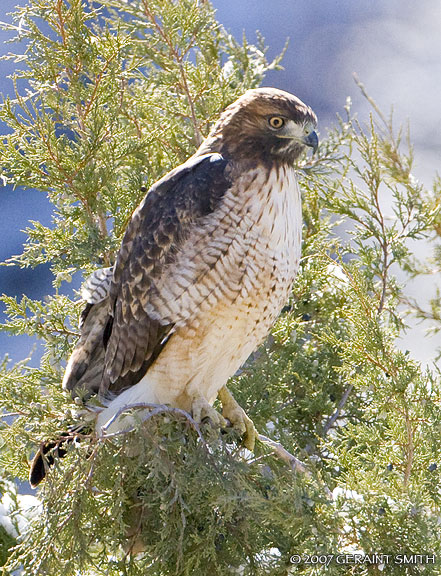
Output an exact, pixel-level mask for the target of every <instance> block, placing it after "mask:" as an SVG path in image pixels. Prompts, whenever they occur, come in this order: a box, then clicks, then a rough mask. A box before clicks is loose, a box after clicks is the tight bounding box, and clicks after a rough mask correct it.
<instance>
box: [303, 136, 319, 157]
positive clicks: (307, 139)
mask: <svg viewBox="0 0 441 576" xmlns="http://www.w3.org/2000/svg"><path fill="white" fill-rule="evenodd" d="M302 141H303V144H305V146H309V147H310V148H312V153H313V154H315V153H316V152H317V148H318V145H319V139H318V136H317V133H316V132H314V130H313V131H312V132H310V133H309V134H308V136H304V138H303V140H302Z"/></svg>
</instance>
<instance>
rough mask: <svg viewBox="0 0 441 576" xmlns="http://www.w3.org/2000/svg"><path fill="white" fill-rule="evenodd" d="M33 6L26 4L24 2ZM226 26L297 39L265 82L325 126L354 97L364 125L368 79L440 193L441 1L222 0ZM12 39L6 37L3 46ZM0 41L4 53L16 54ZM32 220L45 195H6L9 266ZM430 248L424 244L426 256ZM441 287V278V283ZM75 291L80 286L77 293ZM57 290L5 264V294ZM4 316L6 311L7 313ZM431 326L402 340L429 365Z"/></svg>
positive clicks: (21, 343)
mask: <svg viewBox="0 0 441 576" xmlns="http://www.w3.org/2000/svg"><path fill="white" fill-rule="evenodd" d="M24 1H25V0H22V3H24ZM16 3H17V2H16V0H1V2H0V20H3V21H9V20H10V18H9V17H8V16H7V13H8V12H11V10H12V9H13V7H14V5H15V4H16ZM213 4H214V6H215V7H216V9H217V16H218V20H219V21H220V22H221V23H222V24H223V25H224V27H225V28H226V29H227V30H229V31H230V32H231V33H232V34H233V35H234V36H235V37H236V38H238V39H240V38H241V36H242V32H243V31H245V33H246V35H247V38H248V40H249V41H250V42H253V41H255V39H256V36H255V32H256V30H259V31H260V32H261V33H262V34H263V36H264V37H265V40H266V44H267V45H269V47H270V49H269V53H268V55H269V57H273V56H275V55H276V54H277V53H279V52H280V51H281V50H282V48H283V46H284V44H285V40H286V38H287V37H289V38H290V43H289V48H288V51H287V53H286V55H285V58H284V61H283V65H284V67H285V70H284V71H282V72H273V73H271V74H270V75H268V76H267V78H266V81H265V83H264V84H265V85H267V86H269V85H272V86H275V87H278V88H282V89H285V90H289V91H290V92H294V93H295V94H296V95H297V96H299V97H300V98H301V99H302V100H304V101H306V102H307V103H308V104H309V105H310V106H311V107H312V108H313V109H314V110H315V111H316V113H317V115H318V117H319V130H320V131H321V133H322V134H325V133H326V128H327V127H329V126H331V125H332V124H333V123H334V122H335V115H336V113H338V112H342V110H343V107H344V105H345V101H346V97H347V96H350V97H351V98H352V101H353V111H356V112H357V113H358V116H359V119H360V120H361V121H363V120H365V119H367V116H368V106H367V104H366V102H365V101H364V99H363V98H362V97H361V95H360V93H359V90H358V88H357V87H356V86H355V84H354V81H353V79H352V75H353V73H354V72H356V73H357V74H358V76H359V77H360V79H361V80H362V82H363V83H364V84H365V86H366V87H367V89H368V92H369V93H370V94H371V95H372V96H373V97H374V98H375V100H376V101H377V102H378V104H379V105H380V107H381V108H382V109H383V111H385V112H386V113H388V112H389V111H390V108H391V106H393V108H394V112H395V119H396V124H397V125H398V124H399V123H400V122H406V121H407V120H409V122H410V128H411V136H412V140H413V143H414V145H415V158H416V164H415V170H414V175H415V176H416V177H417V178H418V179H420V180H422V181H423V182H424V183H425V184H426V186H428V187H430V184H431V182H432V180H433V177H434V176H435V174H436V173H437V171H440V160H441V103H440V94H441V2H440V0H418V2H416V1H415V0H388V1H387V2H385V1H384V0H370V1H369V2H356V1H354V0H339V1H337V0H333V1H331V0H320V1H319V0H272V1H269V0H214V2H213ZM6 38H7V35H6V34H5V33H0V42H2V43H3V42H4V40H5V39H6ZM10 49H11V47H10V46H9V45H4V44H2V45H0V53H4V52H5V51H9V50H10ZM11 72H12V68H11V64H10V63H8V62H0V92H2V93H3V94H10V93H12V82H11V81H10V80H8V79H7V75H8V74H10V73H11ZM29 219H36V220H41V221H43V223H44V224H50V205H49V204H48V202H47V200H46V199H45V196H44V194H42V193H39V192H35V191H12V190H10V189H8V188H1V189H0V260H4V259H5V258H8V257H9V256H11V255H12V254H17V253H20V252H21V245H22V243H23V241H24V239H25V236H24V234H23V233H21V232H20V230H22V229H23V228H25V227H26V223H27V221H28V220H29ZM428 250H429V248H428V247H427V246H425V245H422V246H421V248H420V254H419V255H420V256H421V257H423V256H425V255H427V252H428ZM438 282H439V283H441V278H440V277H438ZM433 284H434V278H428V279H426V280H424V281H419V282H418V283H412V284H411V285H409V286H408V291H409V294H410V295H415V296H417V295H418V296H421V294H427V295H429V293H430V291H431V290H432V289H433ZM68 289H70V288H68ZM51 291H52V285H51V275H50V273H49V272H48V269H47V268H45V267H40V268H38V269H37V270H35V271H33V270H15V269H11V268H1V267H0V292H4V293H6V294H9V295H14V294H18V295H21V294H23V293H26V294H27V295H28V296H30V297H32V298H41V297H42V296H44V294H47V293H50V292H51ZM0 320H1V312H0ZM423 337H424V330H423V328H421V327H416V328H414V329H412V330H411V331H410V333H409V335H408V336H407V337H406V338H405V339H404V341H403V342H402V346H403V347H405V348H409V349H410V350H411V351H412V355H413V356H414V357H415V358H416V359H419V360H421V361H428V360H429V359H430V358H431V356H432V355H433V354H434V350H435V347H436V345H438V346H440V345H441V338H440V337H438V339H434V338H432V339H431V340H427V341H423ZM32 344H33V341H32V340H31V339H29V338H26V337H20V338H10V337H7V336H5V335H2V334H0V358H2V357H3V356H4V354H5V353H6V352H8V353H9V355H10V356H11V358H12V359H13V360H18V359H21V358H24V357H26V356H27V354H28V353H29V350H30V349H31V347H32Z"/></svg>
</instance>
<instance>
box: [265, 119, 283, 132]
mask: <svg viewBox="0 0 441 576" xmlns="http://www.w3.org/2000/svg"><path fill="white" fill-rule="evenodd" d="M268 122H269V125H270V126H271V128H274V129H275V130H280V128H282V126H283V125H284V124H285V120H284V119H283V118H281V117H280V116H271V118H270V119H269V120H268Z"/></svg>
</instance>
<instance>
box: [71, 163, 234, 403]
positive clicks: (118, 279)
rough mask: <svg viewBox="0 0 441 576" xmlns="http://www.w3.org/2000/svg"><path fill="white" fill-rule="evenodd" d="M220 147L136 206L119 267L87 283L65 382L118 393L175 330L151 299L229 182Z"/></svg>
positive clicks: (178, 170) (184, 167) (179, 171)
mask: <svg viewBox="0 0 441 576" xmlns="http://www.w3.org/2000/svg"><path fill="white" fill-rule="evenodd" d="M227 167H228V162H227V161H226V160H224V159H223V158H222V156H220V155H219V154H207V155H204V156H200V157H195V158H192V159H190V160H189V161H187V162H186V163H185V164H183V165H182V166H179V167H178V168H176V169H175V170H173V171H172V172H170V173H169V174H167V175H166V176H165V177H164V178H162V179H161V180H159V181H158V182H157V183H156V184H155V185H154V186H153V187H152V188H151V189H150V191H149V192H148V193H147V195H146V197H145V198H144V200H143V201H142V203H141V204H140V205H139V206H138V208H137V209H136V210H135V212H134V214H133V217H132V219H131V221H130V223H129V226H128V228H127V231H126V233H125V235H124V238H123V241H122V245H121V248H120V250H119V253H118V255H117V260H116V262H115V266H114V267H113V269H104V270H103V271H101V272H100V273H99V274H98V273H96V275H95V277H92V278H90V281H89V280H88V281H87V282H86V284H85V287H84V295H85V296H86V299H87V301H88V302H89V303H88V304H87V306H86V309H85V314H84V317H83V328H82V335H81V337H80V340H79V342H78V344H77V346H76V348H75V350H74V352H73V354H72V357H71V359H70V361H69V365H68V368H67V370H66V374H65V379H64V382H63V385H64V386H65V387H66V388H67V389H69V390H73V389H76V388H77V387H83V388H86V389H87V390H88V391H90V392H97V391H100V392H101V393H106V392H107V391H110V392H113V393H118V392H120V391H121V390H123V389H125V388H128V387H130V386H132V385H133V384H136V383H137V382H138V381H139V380H140V379H141V378H142V376H143V375H144V374H145V372H146V371H147V370H148V368H149V366H150V365H151V364H152V362H153V361H154V360H155V359H156V357H157V356H158V354H159V353H160V351H161V350H162V348H163V347H164V346H165V344H166V343H167V340H168V338H169V336H170V335H171V334H172V332H173V327H174V324H173V322H172V321H171V320H170V318H161V317H158V316H157V315H155V317H153V315H152V314H149V312H148V310H149V299H150V296H151V294H152V293H154V292H155V286H156V283H160V279H161V276H162V274H163V272H164V269H165V268H166V267H167V266H168V265H170V264H171V263H172V262H173V261H174V259H175V257H176V255H177V254H178V253H179V251H180V250H181V249H182V246H183V244H184V242H185V239H186V238H187V237H188V235H189V234H190V232H191V230H192V229H193V228H194V227H197V226H199V225H200V223H201V221H202V220H203V218H204V217H206V216H207V215H209V214H210V213H212V212H214V211H215V210H216V208H217V207H218V206H219V204H220V203H221V201H222V198H223V196H224V194H225V192H226V191H227V190H228V188H229V187H230V186H231V182H230V180H229V178H228V169H227Z"/></svg>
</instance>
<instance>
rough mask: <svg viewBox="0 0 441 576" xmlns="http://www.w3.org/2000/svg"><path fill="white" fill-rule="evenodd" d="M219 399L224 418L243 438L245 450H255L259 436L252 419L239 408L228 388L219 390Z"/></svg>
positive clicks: (224, 387)
mask: <svg viewBox="0 0 441 576" xmlns="http://www.w3.org/2000/svg"><path fill="white" fill-rule="evenodd" d="M218 398H219V400H220V401H221V402H222V414H223V416H225V418H228V420H229V421H230V422H231V424H232V426H233V428H235V429H236V430H237V431H238V432H240V434H241V435H242V436H243V445H244V446H245V448H248V450H254V444H255V442H256V439H257V436H258V434H257V430H256V429H255V427H254V424H253V421H252V420H251V418H249V417H248V416H247V415H246V413H245V410H244V409H243V408H241V407H240V406H239V404H238V403H237V402H236V400H235V399H234V398H233V396H232V395H231V392H230V391H229V390H228V388H227V387H226V386H223V387H222V388H221V389H220V390H219V393H218Z"/></svg>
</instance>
